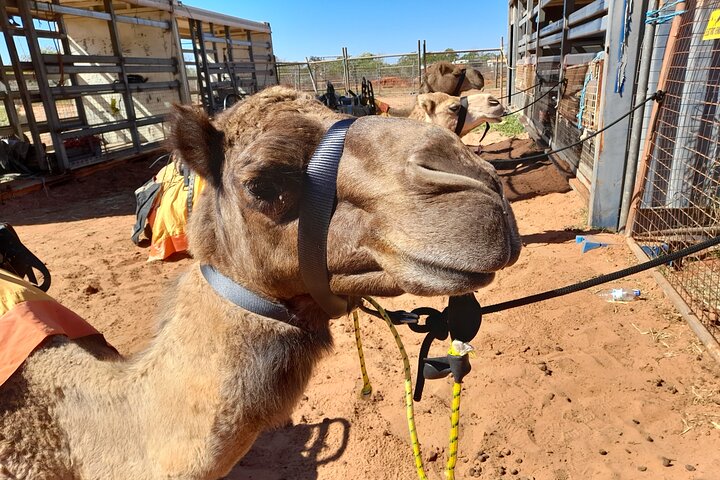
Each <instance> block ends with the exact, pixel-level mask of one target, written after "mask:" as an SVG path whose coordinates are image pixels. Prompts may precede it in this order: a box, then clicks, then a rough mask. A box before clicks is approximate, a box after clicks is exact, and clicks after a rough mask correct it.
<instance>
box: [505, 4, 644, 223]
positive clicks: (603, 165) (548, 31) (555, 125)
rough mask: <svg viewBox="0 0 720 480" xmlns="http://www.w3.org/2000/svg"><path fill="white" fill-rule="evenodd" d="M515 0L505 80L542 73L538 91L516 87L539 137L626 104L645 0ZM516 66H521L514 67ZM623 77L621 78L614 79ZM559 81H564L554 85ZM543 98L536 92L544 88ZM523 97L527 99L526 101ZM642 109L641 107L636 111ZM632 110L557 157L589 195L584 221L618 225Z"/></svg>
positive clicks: (617, 111)
mask: <svg viewBox="0 0 720 480" xmlns="http://www.w3.org/2000/svg"><path fill="white" fill-rule="evenodd" d="M628 3H629V2H626V1H625V0H594V1H589V0H512V1H511V2H510V4H509V26H508V35H509V39H510V42H509V48H508V64H509V69H510V72H509V75H508V76H509V81H508V89H507V92H506V94H514V93H516V92H518V91H519V90H522V88H520V86H521V85H525V87H527V86H528V85H526V83H527V82H528V81H530V79H529V78H527V75H525V76H524V77H523V78H522V79H521V78H519V76H518V73H519V72H520V73H521V74H523V75H524V74H525V73H526V72H525V71H526V70H527V67H526V65H535V66H536V72H535V76H534V78H532V80H533V81H534V83H537V82H538V81H539V80H540V79H542V81H543V83H542V85H539V86H538V87H537V88H536V89H535V92H529V93H528V94H527V95H515V96H514V97H513V101H514V103H515V106H516V107H519V108H520V107H523V106H526V108H525V109H524V110H523V112H522V113H523V115H522V117H521V120H522V121H523V122H524V123H525V124H526V126H527V127H528V130H529V132H530V133H531V135H532V136H533V137H535V139H536V140H539V141H542V142H544V143H546V144H548V145H549V146H550V147H552V148H561V147H563V146H566V145H570V144H572V143H575V142H576V141H578V140H579V139H580V138H582V137H583V136H587V135H589V134H591V133H593V132H594V131H597V130H598V129H600V128H602V126H603V125H606V124H608V123H610V122H612V121H613V120H615V119H617V118H619V117H621V116H622V115H623V114H624V113H626V112H628V111H629V110H630V109H631V108H632V106H633V105H634V103H633V99H634V93H635V92H634V85H635V73H636V71H637V67H638V62H639V54H640V45H641V44H642V41H641V40H642V38H643V37H642V35H643V31H644V25H645V22H644V20H645V11H646V10H647V6H648V1H647V0H643V1H640V2H633V3H634V5H633V8H632V9H628V8H626V6H627V4H628ZM518 67H520V70H519V71H518ZM617 79H621V80H617ZM622 79H624V81H623V80H622ZM558 81H565V82H566V83H564V84H561V85H558V86H554V85H556V84H557V83H558ZM549 89H551V90H553V91H551V92H549V94H547V95H545V97H543V98H542V100H541V101H539V102H537V103H534V104H531V102H532V98H533V95H534V97H535V98H537V97H539V96H541V95H542V94H543V93H547V90H549ZM528 99H529V100H530V101H528ZM639 115H640V116H641V117H642V112H640V114H639ZM630 122H631V119H630V118H626V119H624V120H622V121H621V122H620V123H619V124H618V125H616V126H614V127H613V128H611V129H609V130H607V131H606V132H604V133H601V134H600V135H598V136H597V137H595V138H594V139H593V140H590V141H588V142H587V143H585V144H583V145H582V146H579V147H577V148H574V149H569V150H566V151H564V152H562V153H560V154H558V155H555V158H556V159H559V160H562V161H564V162H565V163H567V164H568V165H569V166H570V167H571V168H572V169H573V170H574V171H575V173H576V176H577V182H576V183H575V186H576V187H579V188H578V189H579V190H580V191H585V192H586V194H587V197H588V211H589V218H588V223H589V224H590V225H592V226H594V227H600V228H609V229H612V230H616V229H618V228H619V227H621V225H620V217H621V213H620V210H621V203H622V192H623V182H624V177H625V166H626V160H627V150H628V149H627V146H628V142H629V135H630Z"/></svg>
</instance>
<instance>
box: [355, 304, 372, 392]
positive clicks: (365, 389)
mask: <svg viewBox="0 0 720 480" xmlns="http://www.w3.org/2000/svg"><path fill="white" fill-rule="evenodd" d="M353 326H354V327H355V345H357V351H358V357H360V370H361V371H362V379H363V387H362V390H360V396H361V397H363V398H367V397H369V396H370V394H371V393H372V385H370V377H368V374H367V369H366V368H365V355H364V354H363V348H362V340H360V322H359V321H358V313H357V310H355V311H353Z"/></svg>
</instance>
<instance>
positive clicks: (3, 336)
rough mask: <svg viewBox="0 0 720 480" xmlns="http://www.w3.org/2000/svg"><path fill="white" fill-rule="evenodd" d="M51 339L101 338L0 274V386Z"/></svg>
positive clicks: (67, 312) (61, 308)
mask: <svg viewBox="0 0 720 480" xmlns="http://www.w3.org/2000/svg"><path fill="white" fill-rule="evenodd" d="M52 335H65V336H67V337H68V338H71V339H76V338H80V337H87V336H90V335H99V336H100V338H102V335H100V333H99V332H98V331H97V330H95V328H93V327H92V325H90V324H89V323H87V322H86V321H85V320H83V319H82V318H81V317H80V316H79V315H78V314H76V313H75V312H73V311H71V310H69V309H68V308H66V307H64V306H63V305H61V304H60V303H58V302H57V301H56V300H55V299H53V298H52V297H51V296H50V295H48V294H46V293H45V292H43V291H42V290H40V289H38V288H36V287H35V286H33V285H32V284H30V283H29V282H26V281H25V280H23V279H21V278H20V277H17V276H15V275H12V274H10V273H8V272H6V271H3V270H0V386H1V385H2V384H4V383H5V381H7V379H8V378H10V376H11V375H12V374H13V373H15V371H16V370H17V369H18V368H20V365H22V363H23V362H24V361H25V360H26V359H27V358H28V357H29V356H30V354H31V353H32V352H33V351H34V350H35V349H36V348H37V347H38V346H39V345H40V344H41V343H42V342H43V341H44V340H45V339H46V338H48V337H50V336H52ZM102 340H103V341H105V339H104V338H102ZM106 343H107V342H106Z"/></svg>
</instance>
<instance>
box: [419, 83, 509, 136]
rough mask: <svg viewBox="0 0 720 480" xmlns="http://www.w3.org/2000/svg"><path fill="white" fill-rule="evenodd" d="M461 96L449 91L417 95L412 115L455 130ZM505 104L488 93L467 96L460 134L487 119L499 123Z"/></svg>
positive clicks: (467, 131)
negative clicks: (450, 93)
mask: <svg viewBox="0 0 720 480" xmlns="http://www.w3.org/2000/svg"><path fill="white" fill-rule="evenodd" d="M460 109H461V106H460V97H453V96H452V95H448V94H447V93H441V92H434V93H421V94H420V95H418V96H417V103H416V104H415V108H414V109H413V111H412V112H410V115H409V116H408V118H412V119H414V120H421V121H425V122H428V123H434V124H435V125H440V126H441V127H445V128H447V129H448V130H450V131H453V132H454V131H455V130H456V127H457V123H458V118H459V114H460ZM504 113H505V107H504V106H503V105H502V104H501V103H500V102H499V101H498V100H497V99H496V98H495V97H493V96H492V95H490V94H488V93H477V94H475V95H468V97H467V115H466V117H465V120H464V123H463V125H462V129H461V130H460V132H459V136H461V137H462V136H463V135H465V134H466V133H469V132H470V131H471V130H473V129H474V128H475V127H477V126H478V125H481V124H483V123H485V122H488V123H499V122H501V121H502V118H503V114H504Z"/></svg>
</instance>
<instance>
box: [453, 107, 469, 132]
mask: <svg viewBox="0 0 720 480" xmlns="http://www.w3.org/2000/svg"><path fill="white" fill-rule="evenodd" d="M467 113H468V99H467V97H460V111H458V121H457V125H455V135H457V136H458V137H459V136H460V132H462V129H463V127H464V126H465V117H467Z"/></svg>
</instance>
